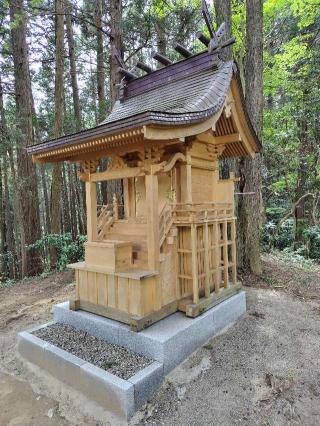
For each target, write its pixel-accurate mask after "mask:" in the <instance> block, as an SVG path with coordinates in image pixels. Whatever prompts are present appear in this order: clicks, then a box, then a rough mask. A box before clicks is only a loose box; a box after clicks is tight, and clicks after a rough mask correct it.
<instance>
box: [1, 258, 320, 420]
mask: <svg viewBox="0 0 320 426" xmlns="http://www.w3.org/2000/svg"><path fill="white" fill-rule="evenodd" d="M242 278H243V282H244V283H246V284H247V286H246V287H245V290H246V292H247V307H248V312H247V313H246V314H245V315H243V317H242V318H241V319H240V320H239V321H238V322H237V323H236V324H235V325H234V326H232V327H230V328H229V329H227V330H225V331H224V332H223V333H222V334H221V335H220V336H218V337H216V338H214V339H212V340H211V341H209V342H208V343H207V344H206V345H204V346H203V347H202V348H200V349H199V350H198V351H196V352H195V353H194V354H193V355H192V356H191V357H190V358H189V359H188V360H186V361H185V362H184V363H183V364H181V365H180V366H179V367H177V368H176V369H175V370H174V371H172V372H171V373H170V375H169V376H168V377H167V379H166V380H165V382H164V384H163V386H162V387H161V389H160V390H159V392H158V393H157V394H156V395H154V397H153V398H152V400H151V401H150V402H149V403H148V404H146V405H145V406H144V407H143V408H142V409H141V410H140V411H139V412H138V413H137V414H136V415H135V416H134V418H133V419H132V421H131V425H149V424H150V425H170V426H171V425H183V426H186V425H216V424H217V425H219V426H221V425H226V426H230V425H237V424H241V425H265V426H267V425H270V426H278V425H304V426H305V425H307V426H312V425H317V426H318V425H319V424H320V268H316V267H311V268H309V269H308V270H306V269H302V268H299V267H297V266H296V265H293V264H290V262H288V261H286V260H281V259H279V257H277V256H275V255H273V256H271V255H268V256H265V258H264V273H263V275H262V277H260V278H256V277H252V276H246V277H242ZM72 281H73V276H72V273H70V272H63V273H59V274H54V275H51V276H49V277H47V278H45V279H40V278H36V279H32V280H25V281H23V282H20V283H17V284H15V285H13V286H10V287H8V288H4V289H0V425H1V426H2V425H3V426H5V425H10V426H13V425H23V426H28V425H39V426H42V425H88V426H91V425H92V426H93V425H95V426H96V425H110V424H111V425H116V424H118V422H117V421H116V420H115V419H112V418H110V417H109V416H108V415H107V414H106V413H105V412H103V411H101V410H99V409H98V407H94V406H92V405H90V403H89V402H88V401H86V400H84V399H82V397H81V395H79V394H76V393H75V392H73V391H72V390H71V389H68V388H67V387H65V386H61V385H59V384H57V383H56V382H54V381H52V380H51V379H50V378H48V377H47V376H43V377H42V378H39V376H38V374H35V371H34V370H30V369H29V368H26V366H25V365H24V364H23V363H22V361H21V359H20V358H19V357H18V356H17V352H16V333H17V332H18V331H20V330H24V329H27V328H28V327H31V326H34V325H37V324H41V323H44V322H46V321H49V320H51V319H52V305H53V304H55V303H58V302H59V301H62V300H66V299H67V298H68V297H69V296H70V295H72V293H73V289H74V286H73V284H72Z"/></svg>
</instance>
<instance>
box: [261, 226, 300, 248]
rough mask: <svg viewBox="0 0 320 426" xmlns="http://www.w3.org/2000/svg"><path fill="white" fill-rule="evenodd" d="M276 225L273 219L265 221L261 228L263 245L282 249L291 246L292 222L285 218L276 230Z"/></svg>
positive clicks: (292, 239)
mask: <svg viewBox="0 0 320 426" xmlns="http://www.w3.org/2000/svg"><path fill="white" fill-rule="evenodd" d="M276 228H277V225H276V223H275V222H274V221H270V222H267V223H266V224H265V225H264V226H263V229H262V242H263V244H264V245H265V247H269V248H270V247H272V248H276V249H278V250H284V249H285V248H288V247H291V246H292V244H293V242H294V237H295V234H294V222H293V220H292V219H290V220H286V221H285V222H283V224H282V225H281V227H280V229H279V230H278V231H277V232H276Z"/></svg>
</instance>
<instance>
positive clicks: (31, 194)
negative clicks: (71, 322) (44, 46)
mask: <svg viewBox="0 0 320 426" xmlns="http://www.w3.org/2000/svg"><path fill="white" fill-rule="evenodd" d="M10 21H11V23H12V26H11V40H12V54H13V63H14V85H15V101H16V124H17V129H18V141H17V165H18V168H17V170H18V179H19V196H20V200H21V208H22V212H23V228H24V234H25V244H26V245H29V244H32V243H34V242H35V241H36V240H37V239H39V238H40V236H41V229H40V214H39V200H38V186H37V174H36V169H35V166H34V165H33V164H32V161H31V158H30V156H29V155H28V154H27V152H26V149H25V148H26V147H27V146H29V145H32V144H33V141H34V138H33V124H32V117H33V115H32V92H31V80H30V71H29V55H28V46H27V42H26V31H27V29H26V14H25V12H24V10H23V0H13V1H10ZM41 269H42V261H41V258H40V256H39V254H38V253H35V252H32V251H27V253H26V268H25V271H23V273H25V274H27V275H36V274H38V273H39V272H41Z"/></svg>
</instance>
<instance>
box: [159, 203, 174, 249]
mask: <svg viewBox="0 0 320 426" xmlns="http://www.w3.org/2000/svg"><path fill="white" fill-rule="evenodd" d="M173 222H174V214H173V208H172V206H171V205H170V204H165V205H164V206H163V209H162V211H161V213H160V215H159V241H160V248H161V247H162V245H163V243H164V241H165V239H166V237H167V235H168V233H169V231H170V229H171V226H172V224H173Z"/></svg>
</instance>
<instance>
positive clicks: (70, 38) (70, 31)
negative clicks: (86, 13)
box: [66, 0, 82, 132]
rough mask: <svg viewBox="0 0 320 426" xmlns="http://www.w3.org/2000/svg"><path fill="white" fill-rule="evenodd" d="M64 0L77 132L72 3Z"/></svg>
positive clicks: (77, 105) (78, 98)
mask: <svg viewBox="0 0 320 426" xmlns="http://www.w3.org/2000/svg"><path fill="white" fill-rule="evenodd" d="M66 1H67V3H66V5H67V13H66V30H67V39H68V47H69V60H70V76H71V86H72V99H73V109H74V116H75V119H76V131H77V132H79V131H80V130H81V127H82V117H81V107H80V97H79V86H78V75H77V67H76V57H75V53H74V49H75V47H74V37H73V29H72V21H71V16H70V13H71V11H72V5H71V3H70V2H69V1H68V0H66Z"/></svg>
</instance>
